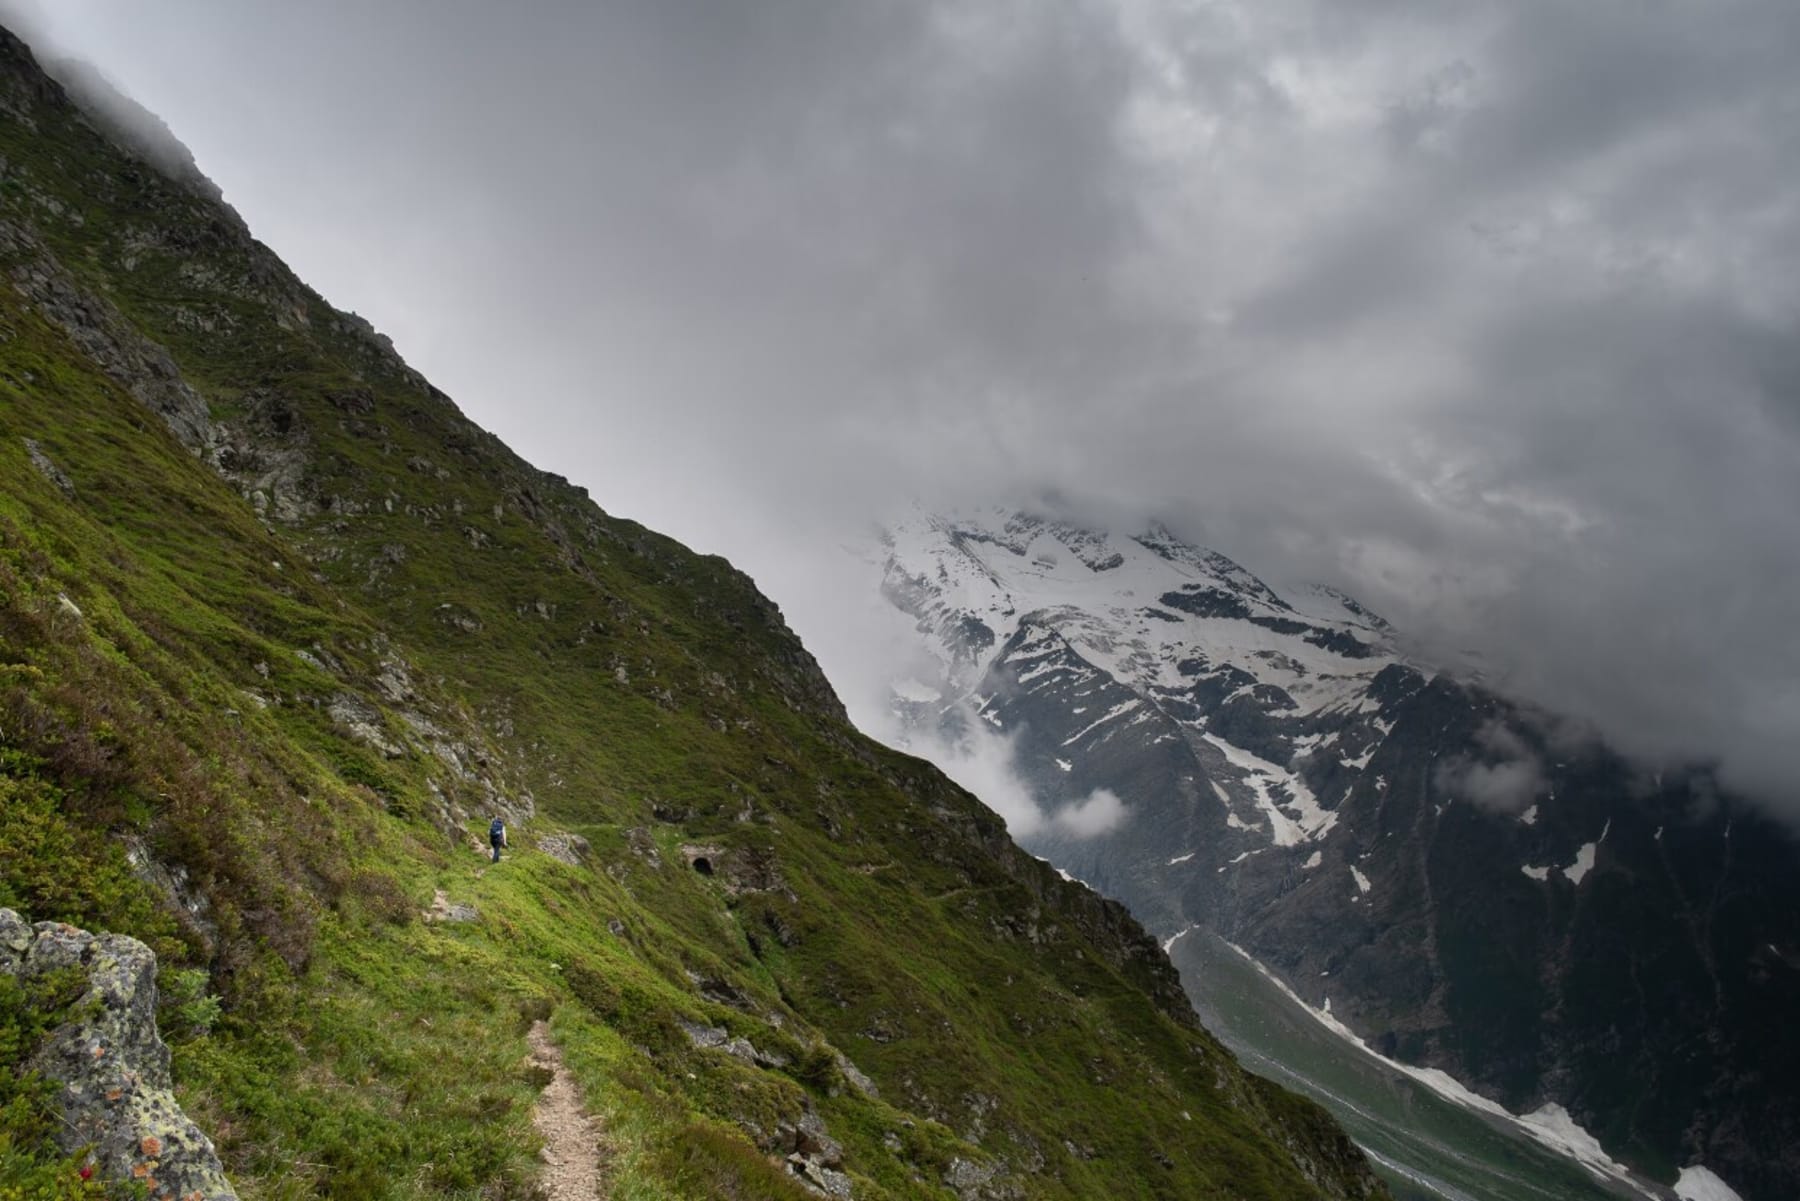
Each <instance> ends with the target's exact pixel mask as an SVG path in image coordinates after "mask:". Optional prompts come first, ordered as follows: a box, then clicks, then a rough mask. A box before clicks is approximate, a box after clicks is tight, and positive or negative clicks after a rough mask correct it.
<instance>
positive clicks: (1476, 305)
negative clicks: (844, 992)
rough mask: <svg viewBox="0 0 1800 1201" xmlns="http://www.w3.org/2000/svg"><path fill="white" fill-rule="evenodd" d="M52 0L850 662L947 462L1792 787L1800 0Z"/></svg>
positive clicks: (359, 266) (949, 468)
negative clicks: (856, 544) (899, 512)
mask: <svg viewBox="0 0 1800 1201" xmlns="http://www.w3.org/2000/svg"><path fill="white" fill-rule="evenodd" d="M26 15H27V17H28V18H33V17H34V18H35V20H34V21H33V24H35V26H36V29H37V33H38V36H39V37H42V38H48V39H51V40H53V41H54V42H55V43H56V44H57V47H58V48H59V49H61V50H63V51H65V52H67V53H69V54H73V55H76V56H79V57H82V58H84V59H87V60H89V61H91V62H92V63H94V64H95V65H96V66H97V67H98V68H99V69H100V70H101V71H102V72H103V73H104V74H105V75H106V76H107V77H109V78H110V79H111V80H112V81H113V82H114V83H116V84H117V85H118V86H119V87H120V88H121V90H123V91H124V92H126V93H128V94H129V95H130V96H132V97H133V98H135V99H136V100H137V101H139V102H141V103H142V104H143V105H144V106H145V107H146V108H148V109H149V110H151V111H152V112H154V113H156V114H157V115H159V116H160V117H161V118H163V119H164V120H165V121H167V123H168V124H169V126H170V127H172V128H173V129H175V130H176V131H178V132H179V133H180V135H181V137H182V138H183V140H184V141H185V142H186V143H187V145H188V146H189V147H190V148H191V149H192V151H193V152H194V155H195V158H196V160H197V162H198V164H199V166H200V168H201V169H202V170H204V171H205V172H206V173H207V174H208V175H209V176H210V177H211V178H212V179H213V180H214V181H216V182H217V183H218V184H219V185H220V186H221V188H222V189H223V191H224V193H225V196H226V198H227V199H228V200H229V201H230V202H231V203H232V204H233V205H234V206H235V207H236V208H237V210H238V211H239V212H240V213H242V215H243V216H244V218H245V220H246V221H247V222H248V223H249V224H250V226H251V228H252V229H253V230H254V231H255V232H256V233H257V234H258V236H260V237H261V238H263V239H264V240H265V241H267V242H268V243H269V244H271V245H272V246H273V247H275V248H276V249H277V250H278V251H279V252H280V253H281V254H282V255H283V256H284V257H285V258H286V259H287V260H288V261H289V262H291V263H292V264H293V265H294V266H295V268H296V269H297V270H298V271H299V273H300V274H301V275H302V276H303V277H305V278H307V279H308V280H310V281H311V282H313V283H314V284H315V285H316V286H318V287H319V288H320V289H321V290H322V291H323V292H325V293H326V294H327V295H330V296H332V297H334V298H336V299H338V300H339V301H340V302H341V303H346V304H348V305H349V306H351V307H354V308H356V309H357V310H358V311H360V312H361V313H363V314H364V315H365V316H367V317H368V318H370V320H372V321H373V322H374V324H375V325H376V326H377V327H378V328H379V329H381V330H382V331H384V332H385V333H388V334H390V335H391V336H392V337H393V338H394V339H395V341H396V343H397V344H398V346H399V348H400V349H401V351H402V352H403V353H404V354H405V355H406V356H407V358H408V359H409V360H410V361H411V362H413V363H414V364H416V365H417V366H419V367H420V368H421V369H422V370H423V371H424V372H425V373H426V374H427V375H428V376H430V377H431V378H432V379H433V380H434V381H436V382H438V383H439V384H440V385H442V386H443V387H445V388H446V389H447V390H448V391H450V392H451V393H452V395H453V396H454V397H455V398H456V399H457V401H458V402H459V403H460V404H461V405H462V406H463V408H464V409H465V410H466V411H467V412H468V413H469V414H470V415H471V416H472V417H474V418H475V419H476V420H478V421H480V422H481V423H483V424H484V425H487V426H489V427H490V428H493V429H494V430H496V431H497V432H498V433H499V434H500V435H501V436H502V437H504V438H505V439H506V440H507V441H508V442H509V443H511V444H512V445H514V446H515V447H517V448H518V449H519V450H520V451H521V452H522V453H523V454H525V455H526V456H527V457H528V458H531V459H533V460H535V461H537V462H540V463H543V464H545V465H546V466H550V467H553V468H555V469H557V470H560V471H562V472H563V473H564V474H566V475H568V476H569V477H570V478H571V479H574V480H576V481H578V482H580V483H583V484H586V485H587V486H589V487H590V488H591V489H592V491H593V493H594V495H595V498H596V499H597V500H599V501H600V503H601V504H603V505H604V506H606V507H607V508H608V509H609V510H612V511H616V512H619V513H623V514H626V515H630V516H633V517H637V518H639V519H641V520H643V521H645V522H647V523H649V524H651V525H653V526H656V527H658V528H661V529H664V530H666V531H668V532H669V533H671V534H674V535H676V536H678V537H680V538H682V539H684V540H686V541H688V542H690V543H692V544H695V545H697V546H699V547H702V548H704V549H708V550H713V551H717V552H719V553H722V554H725V555H727V556H729V557H730V558H732V559H733V560H734V561H736V562H738V563H739V564H741V565H742V566H744V567H745V568H747V569H748V570H750V571H752V572H753V573H754V574H755V575H756V576H757V578H758V580H759V582H760V583H761V584H762V585H763V586H764V588H765V589H767V590H768V591H769V592H770V593H771V594H772V595H774V596H775V597H776V598H777V599H778V600H779V601H781V603H782V604H783V605H784V607H785V608H786V609H787V610H788V611H789V613H790V615H791V617H792V619H793V621H794V623H795V625H796V626H797V628H798V629H799V631H800V632H801V634H802V635H803V636H804V637H806V638H807V640H808V641H809V643H811V644H812V645H814V646H815V648H816V649H817V650H818V651H819V652H820V654H821V656H822V657H823V658H824V660H825V662H826V666H827V667H828V669H830V670H832V672H833V674H834V678H836V679H838V680H839V682H840V685H841V686H844V687H845V688H846V690H847V691H849V692H850V693H851V695H850V696H848V697H847V698H846V699H847V700H849V701H850V702H851V703H852V705H853V706H855V705H857V704H859V703H864V698H863V697H861V696H859V695H857V692H858V691H859V690H858V689H857V688H856V687H855V681H856V680H858V679H861V678H864V677H865V676H867V677H868V678H875V677H879V676H881V675H883V674H884V673H885V672H886V670H887V666H888V665H887V664H885V663H883V662H881V661H880V660H881V656H882V651H881V647H882V646H883V645H884V643H883V640H882V639H881V638H879V637H877V636H875V635H872V634H870V633H869V632H868V630H869V627H867V626H866V625H865V624H864V618H865V611H864V607H863V605H862V602H860V601H856V602H846V601H845V599H844V597H843V596H842V595H841V594H840V592H839V589H838V586H837V581H839V580H840V579H842V578H843V577H842V576H841V575H840V574H839V573H840V571H841V568H842V563H841V556H842V551H841V550H840V545H841V544H842V543H843V542H845V541H847V540H850V539H853V538H860V537H861V536H862V531H863V529H864V527H865V526H866V524H867V523H869V522H870V521H872V520H875V519H878V518H879V517H880V516H882V515H883V514H884V513H886V512H888V511H890V510H891V509H892V508H893V507H894V506H895V505H897V504H899V503H901V502H902V501H903V500H904V499H905V498H907V497H910V496H914V495H918V496H922V497H924V498H926V500H927V503H929V504H930V505H932V506H934V507H944V506H947V505H952V504H956V503H976V502H986V501H994V502H998V503H1004V504H1009V505H1015V506H1016V505H1020V504H1027V505H1029V504H1037V505H1041V506H1043V507H1046V508H1052V509H1057V508H1060V509H1064V510H1066V511H1068V512H1070V513H1073V514H1076V515H1078V516H1080V517H1081V519H1082V520H1084V521H1087V522H1098V523H1102V524H1112V525H1114V526H1116V527H1120V528H1132V527H1135V526H1136V525H1138V524H1139V523H1141V522H1143V521H1145V520H1147V519H1149V518H1151V517H1153V516H1154V517H1158V518H1160V519H1162V520H1164V521H1166V522H1167V523H1169V524H1170V526H1171V527H1172V528H1175V529H1177V530H1179V531H1180V532H1181V533H1182V534H1183V535H1184V536H1186V537H1188V538H1189V539H1191V540H1194V541H1197V542H1203V543H1206V544H1208V545H1211V546H1214V547H1216V548H1218V549H1219V550H1221V551H1224V552H1225V553H1227V554H1229V555H1231V556H1232V557H1233V558H1235V559H1237V560H1238V561H1240V562H1242V563H1244V564H1245V565H1247V566H1248V567H1250V568H1251V569H1253V570H1255V571H1257V572H1258V573H1259V574H1261V575H1263V576H1265V577H1267V578H1271V579H1276V580H1292V579H1315V580H1320V581H1324V582H1329V583H1333V584H1337V585H1341V586H1343V587H1345V588H1347V589H1349V590H1350V591H1352V592H1353V593H1354V594H1356V595H1357V596H1358V597H1360V598H1361V599H1362V600H1363V601H1365V602H1366V603H1368V604H1369V605H1371V606H1372V607H1373V608H1375V609H1376V610H1377V611H1379V612H1381V613H1382V614H1383V615H1385V616H1386V617H1388V618H1389V619H1390V620H1392V621H1393V622H1394V623H1395V624H1396V625H1397V626H1399V627H1401V628H1402V629H1403V630H1406V631H1409V632H1410V633H1411V634H1412V635H1413V636H1414V637H1416V638H1418V639H1420V640H1421V642H1422V643H1423V644H1424V645H1427V646H1430V647H1433V648H1435V650H1434V653H1435V654H1437V655H1439V656H1441V657H1442V658H1444V659H1446V660H1448V659H1450V658H1452V657H1454V658H1455V659H1456V660H1457V661H1458V662H1479V663H1481V664H1482V665H1484V667H1485V669H1486V671H1487V672H1488V679H1489V682H1490V683H1491V684H1496V685H1498V686H1501V687H1503V688H1506V689H1508V690H1511V691H1514V692H1516V693H1517V694H1519V695H1521V696H1523V697H1526V698H1529V699H1532V700H1535V701H1537V702H1539V703H1542V704H1545V705H1548V706H1550V707H1553V708H1556V709H1558V710H1562V711H1567V712H1570V713H1573V714H1575V715H1577V716H1580V717H1584V718H1587V719H1590V720H1592V721H1594V722H1596V723H1598V724H1599V726H1600V727H1601V728H1602V729H1603V730H1605V731H1606V732H1607V733H1608V734H1609V735H1610V736H1611V737H1613V738H1614V739H1616V740H1617V741H1619V742H1620V743H1621V744H1622V745H1623V746H1625V747H1627V748H1630V749H1633V750H1636V751H1639V752H1643V753H1651V754H1661V755H1667V754H1679V755H1701V756H1719V757H1722V759H1723V764H1724V768H1725V772H1726V777H1727V779H1728V781H1730V782H1733V783H1735V784H1737V785H1739V786H1743V787H1747V788H1750V789H1753V790H1755V791H1757V792H1758V793H1759V794H1760V795H1763V796H1765V797H1767V798H1768V799H1769V800H1770V802H1771V803H1773V804H1776V805H1778V806H1785V808H1786V809H1787V810H1788V811H1789V812H1794V813H1800V786H1797V785H1796V783H1795V777H1794V774H1793V771H1792V768H1791V761H1790V760H1788V758H1787V756H1786V751H1787V746H1786V745H1785V744H1786V743H1787V742H1788V741H1790V740H1791V736H1792V734H1793V732H1794V731H1796V730H1800V639H1796V638H1795V637H1794V636H1793V631H1792V626H1793V621H1794V619H1795V617H1796V616H1797V615H1800V552H1797V550H1796V548H1797V547H1800V338H1797V337H1796V328H1797V325H1800V270H1797V269H1796V268H1797V267H1800V187H1796V184H1797V183H1800V74H1796V73H1795V72H1794V70H1793V62H1792V58H1793V56H1792V47H1794V46H1795V45H1797V44H1800V8H1797V7H1796V6H1795V5H1793V4H1792V3H1791V2H1789V0H1717V2H1715V3H1710V4H1705V5H1699V4H1661V5H1654V6H1649V7H1646V6H1643V5H1636V4H1625V3H1622V2H1614V0H1596V2H1592V3H1583V4H1580V5H1567V4H1557V3H1549V2H1539V0H1527V2H1524V3H1504V4H1503V3H1499V2H1498V0H1493V2H1481V0H1469V2H1452V3H1434V4H1416V3H1408V2H1405V0H1399V2H1395V0H1384V2H1380V3H1376V2H1372V0H1368V2H1360V3H1351V4H1344V3H1335V2H1331V0H1272V2H1261V3H1250V2H1248V0H1245V2H1241V3H1240V2H1233V0H1223V2H1219V3H1208V4H1185V3H1176V2H1174V0H1114V2H1112V3H1098V2H1092V3H1079V2H1076V3H1069V4H1061V5H1037V4H1028V3H1019V2H1006V0H999V2H992V3H964V2H955V0H951V2H944V3H935V4H921V3H912V2H906V3H899V2H894V3H877V2H871V3H863V4H856V5H841V4H833V3H826V2H823V0H820V2H805V0H780V2H774V3H760V4H755V5H744V4H733V3H724V2H712V3H693V4H668V3H653V2H650V0H641V2H635V0H634V2H622V3H614V4H607V5H587V4H577V3H574V2H572V0H569V2H566V3H548V2H537V0H534V2H530V3H521V4H515V5H505V6H496V5H490V4H482V3H475V2H473V0H431V2H430V3H427V2H426V0H405V2H400V0H391V2H389V3H384V4H381V5H361V4H350V3H342V2H335V3H334V2H322V3H317V4H309V5H292V4H285V3H273V2H270V0H243V2H240V3H234V4H231V5H228V6H227V5H218V4H209V3H201V2H199V0H166V2H164V3H159V4H156V5H145V4H137V3H129V2H127V0H57V3H56V4H54V5H49V4H45V5H42V6H40V9H39V11H37V12H36V13H35V14H26ZM869 603H870V605H871V606H872V605H875V604H878V603H879V601H878V599H877V598H871V599H870V602H869ZM1488 783H1489V784H1491V785H1492V787H1493V788H1494V789H1495V790H1496V795H1497V796H1498V795H1499V794H1500V793H1504V792H1505V791H1506V790H1507V789H1508V787H1510V783H1509V781H1506V780H1499V779H1497V780H1493V781H1489V782H1488ZM1511 783H1516V782H1511Z"/></svg>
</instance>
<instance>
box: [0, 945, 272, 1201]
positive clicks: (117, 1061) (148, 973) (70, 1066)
mask: <svg viewBox="0 0 1800 1201" xmlns="http://www.w3.org/2000/svg"><path fill="white" fill-rule="evenodd" d="M66 969H74V970H76V971H79V972H80V973H82V975H84V976H85V977H86V979H87V988H86V990H85V991H83V993H82V994H81V996H80V997H79V998H78V999H76V1000H75V1001H74V1002H73V1003H72V1004H71V1005H70V1006H69V1007H68V1009H67V1011H66V1018H65V1020H64V1021H63V1023H62V1024H61V1025H59V1026H57V1027H56V1028H55V1029H54V1030H52V1031H51V1033H50V1035H49V1036H48V1037H47V1038H46V1039H45V1040H44V1042H43V1045H42V1046H40V1047H39V1048H38V1049H37V1050H36V1051H35V1052H34V1053H33V1055H32V1057H31V1059H30V1061H29V1064H30V1067H31V1068H32V1069H33V1070H35V1071H37V1072H38V1073H39V1074H40V1075H42V1076H43V1077H44V1078H45V1079H47V1080H52V1081H55V1082H56V1083H58V1084H59V1085H61V1089H60V1091H59V1092H58V1093H57V1096H56V1104H57V1107H58V1110H59V1113H60V1116H61V1119H62V1122H61V1125H60V1129H59V1133H58V1135H57V1142H58V1144H59V1146H60V1147H61V1148H62V1150H63V1152H64V1153H65V1154H70V1155H73V1154H77V1153H79V1152H81V1151H83V1150H86V1151H87V1152H88V1154H89V1155H90V1156H91V1158H92V1161H93V1163H94V1165H95V1167H96V1169H97V1170H98V1171H99V1173H100V1174H101V1175H103V1176H106V1177H110V1178H112V1179H117V1180H131V1181H137V1182H138V1183H140V1184H142V1185H143V1186H144V1187H145V1188H146V1189H147V1190H148V1191H149V1194H150V1196H152V1197H155V1198H169V1199H172V1201H174V1199H178V1201H236V1198H237V1192H236V1191H235V1190H234V1189H233V1188H232V1187H231V1183H230V1182H229V1181H228V1180H226V1179H225V1171H224V1168H223V1167H222V1166H221V1165H220V1163H219V1157H218V1154H217V1153H216V1152H215V1151H214V1150H213V1145H212V1140H210V1139H209V1138H207V1137H206V1134H205V1133H204V1132H203V1131H201V1129H200V1128H199V1127H198V1126H196V1125H194V1123H193V1122H192V1121H191V1120H190V1119H189V1118H188V1116H187V1115H186V1114H185V1113H183V1112H182V1110H181V1106H180V1105H178V1104H176V1101H175V1094H174V1091H173V1087H172V1083H171V1081H170V1078H169V1048H168V1047H167V1046H166V1045H164V1043H163V1041H162V1038H161V1037H160V1036H159V1035H158V1034H157V1031H156V956H155V954H154V953H153V952H152V951H151V950H150V948H149V947H146V946H145V945H144V944H143V943H141V942H139V941H137V940H136V939H134V938H127V937H125V936H124V935H122V934H90V933H89V932H88V931H86V930H80V929H77V928H76V927H74V926H68V925H63V924H62V923H60V922H39V923H37V924H36V925H35V926H34V925H30V924H28V923H26V922H25V921H24V919H22V918H21V917H20V916H19V915H18V914H17V913H14V912H13V911H12V910H10V909H0V971H5V972H7V973H9V974H11V975H14V976H18V977H21V978H24V979H34V978H36V977H39V976H43V975H46V974H48V973H51V972H57V971H63V970H66Z"/></svg>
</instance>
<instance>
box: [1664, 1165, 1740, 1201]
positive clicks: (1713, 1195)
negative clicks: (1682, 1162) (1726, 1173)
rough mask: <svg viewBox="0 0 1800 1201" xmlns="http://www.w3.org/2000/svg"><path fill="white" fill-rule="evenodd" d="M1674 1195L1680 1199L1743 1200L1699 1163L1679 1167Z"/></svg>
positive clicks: (1684, 1200) (1691, 1200)
mask: <svg viewBox="0 0 1800 1201" xmlns="http://www.w3.org/2000/svg"><path fill="white" fill-rule="evenodd" d="M1675 1195H1676V1196H1677V1197H1680V1198H1681V1201H1744V1199H1743V1198H1742V1197H1740V1196H1738V1195H1737V1193H1736V1192H1735V1191H1734V1190H1733V1189H1732V1187H1731V1186H1730V1185H1728V1184H1726V1183H1725V1182H1724V1181H1723V1180H1720V1179H1719V1178H1718V1177H1717V1176H1715V1175H1713V1174H1712V1173H1711V1172H1710V1171H1708V1170H1707V1169H1705V1168H1703V1167H1701V1166H1700V1165H1699V1164H1694V1165H1692V1166H1690V1167H1685V1168H1683V1169H1681V1176H1680V1178H1679V1179H1677V1180H1676V1181H1675Z"/></svg>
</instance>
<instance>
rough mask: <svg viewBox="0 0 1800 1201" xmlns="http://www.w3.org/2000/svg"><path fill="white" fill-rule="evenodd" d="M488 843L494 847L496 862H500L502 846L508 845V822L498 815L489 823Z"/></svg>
mask: <svg viewBox="0 0 1800 1201" xmlns="http://www.w3.org/2000/svg"><path fill="white" fill-rule="evenodd" d="M488 845H489V846H491V847H493V848H494V862H495V863H498V862H500V848H501V847H503V846H505V845H506V823H505V822H503V821H501V820H500V819H499V818H497V817H496V818H495V819H494V820H493V821H491V822H489V823H488Z"/></svg>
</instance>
